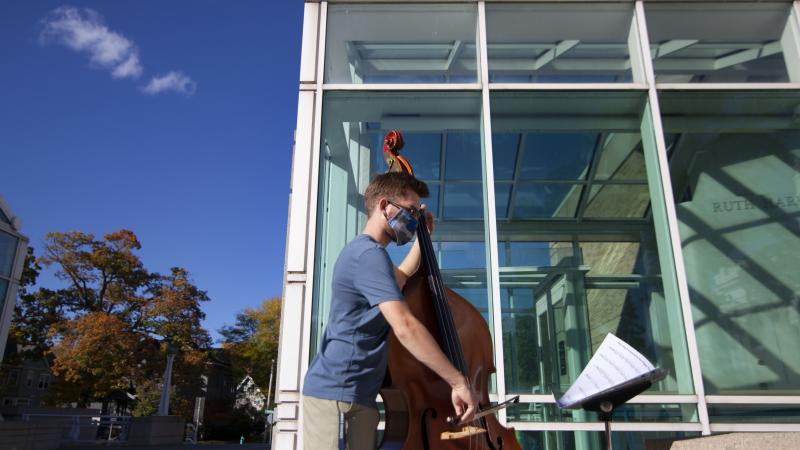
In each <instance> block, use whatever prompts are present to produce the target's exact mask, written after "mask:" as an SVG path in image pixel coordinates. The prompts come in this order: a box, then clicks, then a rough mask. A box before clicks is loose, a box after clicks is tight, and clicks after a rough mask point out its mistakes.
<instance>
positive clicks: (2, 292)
mask: <svg viewBox="0 0 800 450" xmlns="http://www.w3.org/2000/svg"><path fill="white" fill-rule="evenodd" d="M7 290H8V281H6V280H4V279H2V278H0V311H3V310H4V309H5V305H6V291H7Z"/></svg>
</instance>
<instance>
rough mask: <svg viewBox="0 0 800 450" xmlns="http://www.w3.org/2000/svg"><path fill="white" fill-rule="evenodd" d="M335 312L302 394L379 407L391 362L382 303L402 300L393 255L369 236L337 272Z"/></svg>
mask: <svg viewBox="0 0 800 450" xmlns="http://www.w3.org/2000/svg"><path fill="white" fill-rule="evenodd" d="M331 293H332V294H331V310H330V316H329V317H328V324H327V325H326V327H325V335H324V336H323V338H322V345H321V346H320V349H319V352H318V353H317V356H316V357H315V358H314V360H313V361H312V362H311V366H310V367H309V368H308V373H306V378H305V382H304V384H303V394H304V395H308V396H311V397H317V398H322V399H328V400H338V401H344V402H355V403H358V404H361V405H365V406H372V407H375V396H376V395H378V391H379V390H380V388H381V384H382V383H383V377H384V375H385V374H386V364H387V360H388V344H387V342H386V336H387V334H388V333H389V324H388V323H387V322H386V319H384V317H383V314H381V311H380V308H378V305H379V304H381V303H383V302H385V301H390V300H402V299H403V294H402V293H401V292H400V289H399V287H398V286H397V281H396V280H395V277H394V265H393V264H392V261H391V259H389V254H388V253H386V249H384V248H383V247H382V246H381V245H380V244H378V243H377V242H375V241H374V240H373V239H372V238H371V237H370V236H369V235H366V234H361V235H359V236H357V237H356V238H355V239H353V240H352V241H350V243H349V244H347V245H346V246H345V248H344V249H343V250H342V253H341V254H340V255H339V258H338V259H337V260H336V265H335V266H334V268H333V279H332V286H331Z"/></svg>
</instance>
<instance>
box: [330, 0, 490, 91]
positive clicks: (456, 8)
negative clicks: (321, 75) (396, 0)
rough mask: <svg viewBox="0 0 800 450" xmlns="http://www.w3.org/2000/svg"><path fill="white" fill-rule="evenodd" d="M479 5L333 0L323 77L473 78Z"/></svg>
mask: <svg viewBox="0 0 800 450" xmlns="http://www.w3.org/2000/svg"><path fill="white" fill-rule="evenodd" d="M477 17H478V10H477V6H476V5H474V4H472V5H468V4H450V5H435V4H434V5H432V4H419V5H331V6H329V7H328V25H327V30H328V34H327V37H326V40H325V82H326V83H348V84H349V83H352V84H362V83H474V82H476V81H477V80H478V69H477V59H476V58H477V52H476V51H475V36H476V30H477Z"/></svg>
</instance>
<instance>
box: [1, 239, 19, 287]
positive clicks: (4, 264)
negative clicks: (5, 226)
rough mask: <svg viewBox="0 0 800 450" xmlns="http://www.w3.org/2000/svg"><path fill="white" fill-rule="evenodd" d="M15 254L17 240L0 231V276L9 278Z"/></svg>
mask: <svg viewBox="0 0 800 450" xmlns="http://www.w3.org/2000/svg"><path fill="white" fill-rule="evenodd" d="M16 254H17V238H15V237H14V236H12V235H10V234H8V233H4V232H2V231H0V276H2V277H6V278H10V277H11V270H12V269H13V267H14V256H15V255H16Z"/></svg>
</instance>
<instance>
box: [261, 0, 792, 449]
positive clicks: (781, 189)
mask: <svg viewBox="0 0 800 450" xmlns="http://www.w3.org/2000/svg"><path fill="white" fill-rule="evenodd" d="M302 52H303V53H302V60H301V68H300V89H299V101H298V117H297V130H296V136H295V147H294V160H293V168H292V178H291V180H292V181H291V189H292V190H291V192H292V194H291V199H290V207H289V227H288V234H287V250H286V273H285V280H284V296H283V298H284V310H283V321H282V330H281V343H280V359H279V376H278V387H277V391H278V393H277V401H278V407H277V425H276V426H275V429H274V430H275V431H274V446H273V448H277V449H296V448H301V443H302V436H301V435H300V433H299V432H298V430H299V429H300V428H301V427H300V423H301V421H302V414H301V411H300V408H299V406H298V402H299V399H300V392H301V388H302V386H301V384H302V380H303V375H304V373H305V371H306V369H307V367H308V364H309V362H310V360H311V358H312V357H313V355H314V354H315V351H316V347H317V344H318V342H319V340H320V338H321V333H322V330H323V328H324V325H325V320H326V319H327V313H328V310H329V302H330V296H329V289H330V278H331V272H332V268H333V263H334V261H335V260H336V257H337V256H338V253H339V251H340V250H341V249H342V248H343V247H344V245H345V244H346V243H347V242H348V241H349V240H351V239H352V238H353V237H355V236H356V235H357V234H358V233H359V232H360V230H361V228H362V227H363V225H364V223H365V222H366V214H365V211H364V206H363V193H364V189H365V188H366V186H367V183H368V182H369V180H370V176H371V175H373V174H375V173H380V172H384V171H385V170H386V168H385V165H384V162H383V158H382V155H381V152H382V148H381V144H382V139H383V136H384V134H385V133H386V132H387V131H388V130H391V129H398V130H401V131H402V132H403V133H404V136H405V138H406V139H405V140H406V146H405V147H406V148H405V150H404V151H403V153H402V154H403V155H404V156H406V157H407V158H408V159H409V160H410V161H411V164H412V165H413V166H414V169H415V173H416V175H417V177H418V178H420V179H422V180H424V181H425V182H427V183H428V186H429V187H430V191H431V196H430V198H428V199H426V203H427V205H428V207H429V209H431V210H432V211H433V212H434V214H435V216H436V220H437V227H436V232H435V233H434V235H433V240H434V246H435V249H436V251H437V253H438V259H439V263H440V266H441V269H442V273H443V276H444V278H445V281H446V284H447V285H448V286H449V287H450V288H452V289H453V290H455V291H456V292H458V293H459V294H461V295H462V296H463V297H465V298H467V299H468V300H469V301H470V302H472V303H473V304H474V305H475V306H476V307H477V308H478V310H479V311H480V312H481V313H482V314H483V315H484V317H485V319H486V322H487V323H488V325H489V328H490V330H491V332H492V336H493V345H494V350H495V351H494V353H495V366H496V367H497V373H496V375H495V377H494V378H493V381H492V385H491V387H490V392H491V395H490V398H491V400H492V401H498V402H499V401H503V400H506V399H508V398H510V397H512V396H516V395H519V396H520V399H521V401H520V404H519V405H517V406H514V407H512V408H509V409H508V410H505V411H501V412H500V413H499V419H500V420H501V422H503V423H505V424H507V425H508V426H513V427H514V428H515V429H516V430H517V432H518V433H517V435H518V440H519V441H520V443H521V444H522V446H523V448H525V449H573V448H577V449H600V448H602V447H601V432H602V430H603V424H602V423H600V422H598V418H597V416H596V415H594V414H593V413H585V412H582V411H563V410H559V408H558V407H557V406H556V405H555V398H554V396H553V392H557V391H558V390H565V389H566V388H567V387H569V386H570V385H571V383H572V382H573V381H574V380H575V378H576V377H577V375H578V374H579V373H580V372H581V370H582V369H583V367H584V365H585V364H586V363H587V362H588V360H589V358H590V357H591V355H592V353H593V351H594V350H595V349H596V348H597V347H598V346H599V345H600V343H601V341H602V339H603V337H604V336H605V335H606V334H607V333H609V332H611V333H614V334H615V335H617V336H618V337H620V338H622V339H623V340H625V341H626V342H628V343H629V344H631V345H632V346H633V347H635V348H636V349H637V350H638V351H640V352H641V353H642V354H644V355H645V356H647V358H648V359H650V360H651V361H652V362H653V363H654V364H656V365H657V366H659V367H662V368H665V369H668V371H669V375H668V376H667V377H666V378H665V379H664V380H662V381H660V382H658V383H657V384H655V385H654V386H652V388H651V389H649V390H648V391H646V392H644V393H643V394H641V395H639V396H637V397H635V398H634V399H632V400H631V401H630V402H629V403H628V405H626V406H625V407H623V408H620V409H618V410H617V413H616V415H615V417H614V422H613V423H612V431H615V433H614V441H615V442H614V445H615V447H618V448H631V449H644V448H646V446H647V445H648V444H649V443H651V442H653V441H657V440H662V439H675V438H682V437H692V436H701V435H708V434H713V433H721V432H731V431H742V432H744V431H750V432H780V431H800V351H798V350H797V347H798V345H800V277H798V276H797V273H798V262H800V222H799V221H798V218H800V2H794V3H793V2H790V1H775V2H770V1H759V2H700V1H691V2H685V3H682V2H662V1H617V2H599V1H590V2H581V3H577V2H567V1H564V2H559V1H556V2H543V1H536V2H530V3H526V2H519V1H515V2H513V3H507V2H496V1H490V0H481V1H462V2H450V1H448V2H425V1H421V2H413V3H408V2H402V3H401V2H398V3H389V2H383V1H381V2H374V1H373V2H358V1H350V2H339V1H327V2H325V1H322V2H317V1H307V2H306V3H305V19H304V26H303V44H302ZM388 250H389V252H390V254H391V255H392V256H393V257H397V258H399V257H401V255H402V254H403V252H398V251H397V249H395V248H392V247H391V246H390V248H389V249H388ZM626 446H627V447H626Z"/></svg>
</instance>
